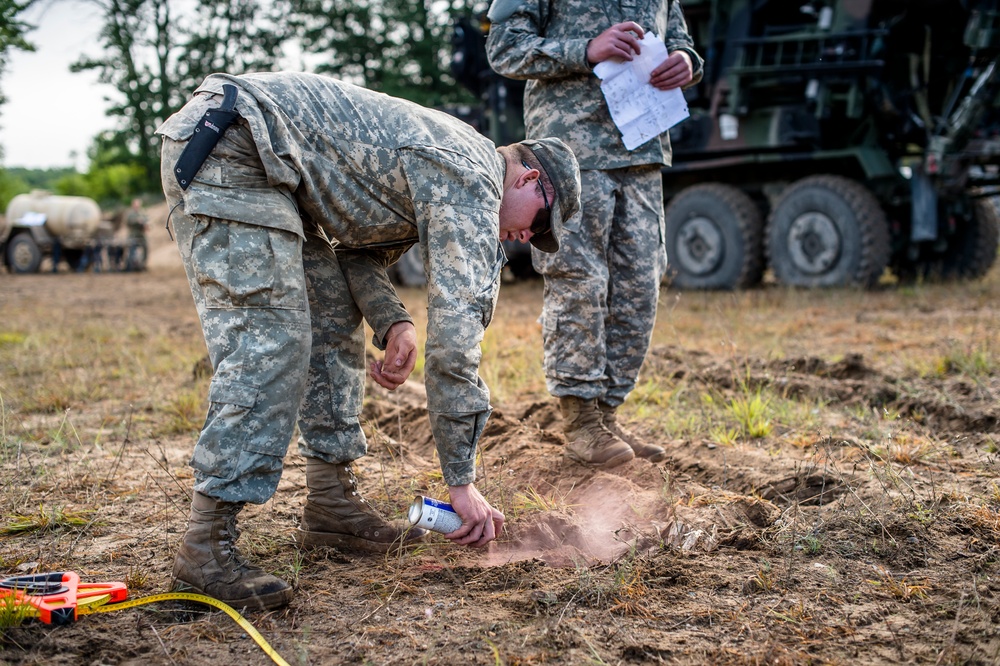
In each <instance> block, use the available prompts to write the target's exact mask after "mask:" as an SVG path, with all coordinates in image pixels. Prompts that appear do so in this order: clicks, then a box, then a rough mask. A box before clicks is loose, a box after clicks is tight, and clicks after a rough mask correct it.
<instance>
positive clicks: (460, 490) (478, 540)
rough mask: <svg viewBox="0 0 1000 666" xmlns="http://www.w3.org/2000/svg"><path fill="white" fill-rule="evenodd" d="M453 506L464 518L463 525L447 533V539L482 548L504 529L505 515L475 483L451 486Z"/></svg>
mask: <svg viewBox="0 0 1000 666" xmlns="http://www.w3.org/2000/svg"><path fill="white" fill-rule="evenodd" d="M448 494H449V495H451V507H452V508H453V509H455V513H457V514H458V516H459V518H461V519H462V526H461V527H459V528H458V529H457V530H455V531H454V532H451V533H449V534H445V535H444V536H445V538H446V539H450V540H451V541H452V543H457V544H459V545H461V546H473V547H475V548H480V547H482V546H485V545H486V544H488V543H489V542H490V541H493V539H495V538H497V535H499V534H500V530H502V529H503V521H504V520H505V518H504V515H503V514H502V513H501V512H499V511H497V510H496V509H494V508H493V506H492V505H491V504H490V503H489V502H487V501H486V498H485V497H483V496H482V495H481V494H480V493H479V491H478V490H477V489H476V486H475V485H474V484H471V483H470V484H468V485H465V486H449V487H448Z"/></svg>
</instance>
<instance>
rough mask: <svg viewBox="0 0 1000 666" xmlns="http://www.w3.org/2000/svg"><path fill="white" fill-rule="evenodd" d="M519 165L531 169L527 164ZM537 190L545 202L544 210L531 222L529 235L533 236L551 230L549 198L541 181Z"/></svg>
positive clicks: (523, 162)
mask: <svg viewBox="0 0 1000 666" xmlns="http://www.w3.org/2000/svg"><path fill="white" fill-rule="evenodd" d="M521 165H522V166H523V167H524V168H525V169H527V170H528V171H531V169H532V168H533V167H530V166H528V163H527V162H525V161H524V160H521ZM538 189H540V190H541V191H542V201H543V202H545V208H543V209H542V210H540V211H538V212H537V213H535V219H534V220H532V221H531V227H530V230H531V233H533V234H544V233H546V232H547V231H548V230H549V229H551V228H552V208H551V207H550V206H549V197H548V195H546V194H545V188H544V187H543V186H542V181H541V179H539V181H538Z"/></svg>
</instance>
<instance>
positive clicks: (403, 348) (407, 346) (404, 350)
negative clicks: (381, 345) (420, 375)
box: [368, 321, 417, 391]
mask: <svg viewBox="0 0 1000 666" xmlns="http://www.w3.org/2000/svg"><path fill="white" fill-rule="evenodd" d="M416 364H417V331H416V329H415V328H414V327H413V324H412V323H410V322H408V321H397V322H396V323H395V324H393V325H392V326H390V327H389V332H388V333H386V336H385V360H383V361H372V364H371V365H370V366H369V371H368V374H369V376H371V378H372V379H374V380H375V383H377V384H378V385H379V386H384V387H385V388H387V389H389V390H390V391H392V390H394V389H396V388H397V387H398V386H400V385H401V384H402V383H403V382H405V381H406V378H407V377H409V376H410V373H411V372H413V366H415V365H416Z"/></svg>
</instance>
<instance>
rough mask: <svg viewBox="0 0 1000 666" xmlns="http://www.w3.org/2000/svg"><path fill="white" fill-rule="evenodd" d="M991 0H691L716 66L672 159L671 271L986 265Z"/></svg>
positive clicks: (725, 276) (667, 181)
mask: <svg viewBox="0 0 1000 666" xmlns="http://www.w3.org/2000/svg"><path fill="white" fill-rule="evenodd" d="M997 5H998V2H997V0H808V1H807V0H684V2H683V7H684V12H685V17H686V18H687V21H688V26H689V28H690V30H691V33H692V36H693V37H694V40H695V43H696V45H697V47H698V49H699V51H700V52H701V54H702V55H703V56H704V57H705V60H706V64H705V72H704V78H703V80H702V82H701V83H700V84H698V85H697V86H695V87H694V88H692V89H691V90H689V91H687V92H686V95H685V96H686V98H687V101H688V107H689V110H690V112H691V117H690V118H689V119H688V120H686V121H684V122H683V123H681V124H679V125H677V126H675V127H674V128H673V129H672V130H671V143H672V145H673V166H672V167H671V168H667V169H665V170H664V178H663V182H664V186H665V202H666V211H665V214H666V238H667V252H668V255H669V258H670V264H671V272H672V275H671V280H672V284H673V285H674V286H676V287H680V288H692V289H735V288H742V287H748V286H752V285H754V284H756V283H758V282H759V281H760V280H761V278H762V276H763V275H764V274H765V270H766V269H768V268H769V269H770V270H771V272H772V274H773V276H774V278H775V279H776V280H777V282H779V283H782V284H786V285H792V286H800V287H822V286H846V285H860V286H871V285H874V284H876V283H878V282H879V281H880V280H881V279H882V278H883V277H884V275H885V269H886V268H887V267H888V268H891V273H892V274H895V275H896V276H897V277H898V278H900V279H903V280H913V279H964V278H979V277H981V276H983V275H984V274H985V273H986V272H987V271H988V270H989V268H990V267H991V266H992V265H993V262H994V261H995V260H996V256H997V245H998V237H1000V231H998V220H1000V216H998V213H997V208H996V207H995V205H994V200H993V199H992V198H991V197H993V196H994V195H995V194H997V193H998V191H1000V190H998V186H1000V114H998V110H997V96H998V92H1000V67H998V65H1000V62H998V61H1000V13H998V6H997Z"/></svg>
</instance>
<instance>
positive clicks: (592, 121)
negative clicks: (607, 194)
mask: <svg viewBox="0 0 1000 666" xmlns="http://www.w3.org/2000/svg"><path fill="white" fill-rule="evenodd" d="M508 15H509V16H508ZM490 18H491V19H492V20H493V21H494V22H493V25H492V26H491V27H490V34H489V38H488V39H487V43H486V48H487V54H488V56H489V60H490V65H491V66H492V67H493V69H494V70H496V71H497V72H498V73H499V74H502V75H504V76H507V77H510V78H514V79H529V81H528V85H527V87H526V88H525V92H524V123H525V128H526V131H527V135H528V138H539V137H546V136H557V137H559V138H560V139H562V140H563V141H565V142H566V143H567V144H569V146H570V148H572V149H573V152H574V153H576V158H577V160H578V161H579V162H580V168H581V169H617V168H622V167H628V166H633V165H641V164H670V137H669V135H667V134H666V133H664V134H662V135H661V136H660V140H659V141H656V140H653V141H648V142H646V143H645V144H643V145H641V146H639V147H638V148H636V149H635V150H633V151H631V152H629V151H628V150H626V148H625V145H624V144H623V143H622V139H621V133H620V132H619V131H618V129H617V128H616V127H615V124H614V122H613V121H612V120H611V113H610V112H609V111H608V105H607V103H606V102H605V100H604V94H603V93H602V92H601V82H600V79H598V78H597V76H595V75H594V72H593V68H592V67H591V66H590V64H589V63H588V62H587V45H588V44H589V43H590V40H592V39H593V38H595V37H597V36H598V35H599V34H601V33H602V32H604V31H605V30H606V29H608V28H610V27H611V26H612V25H614V24H616V23H621V22H623V21H635V22H636V23H638V24H639V25H640V26H642V28H643V30H646V31H652V32H654V33H656V34H657V35H659V36H660V37H661V38H662V39H663V41H664V43H665V44H666V46H667V50H668V51H677V50H681V49H683V50H684V51H687V53H688V54H689V55H690V56H691V64H692V65H693V66H694V80H693V81H692V83H691V85H694V84H695V83H697V82H698V81H699V80H701V74H702V67H703V64H704V63H703V61H702V59H701V56H699V55H698V53H697V52H696V51H695V50H694V43H693V41H692V40H691V36H690V35H689V34H688V29H687V24H686V23H685V21H684V14H683V12H682V11H681V5H680V3H679V2H678V0H602V1H601V2H593V1H592V0H494V3H493V6H492V7H491V8H490Z"/></svg>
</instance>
